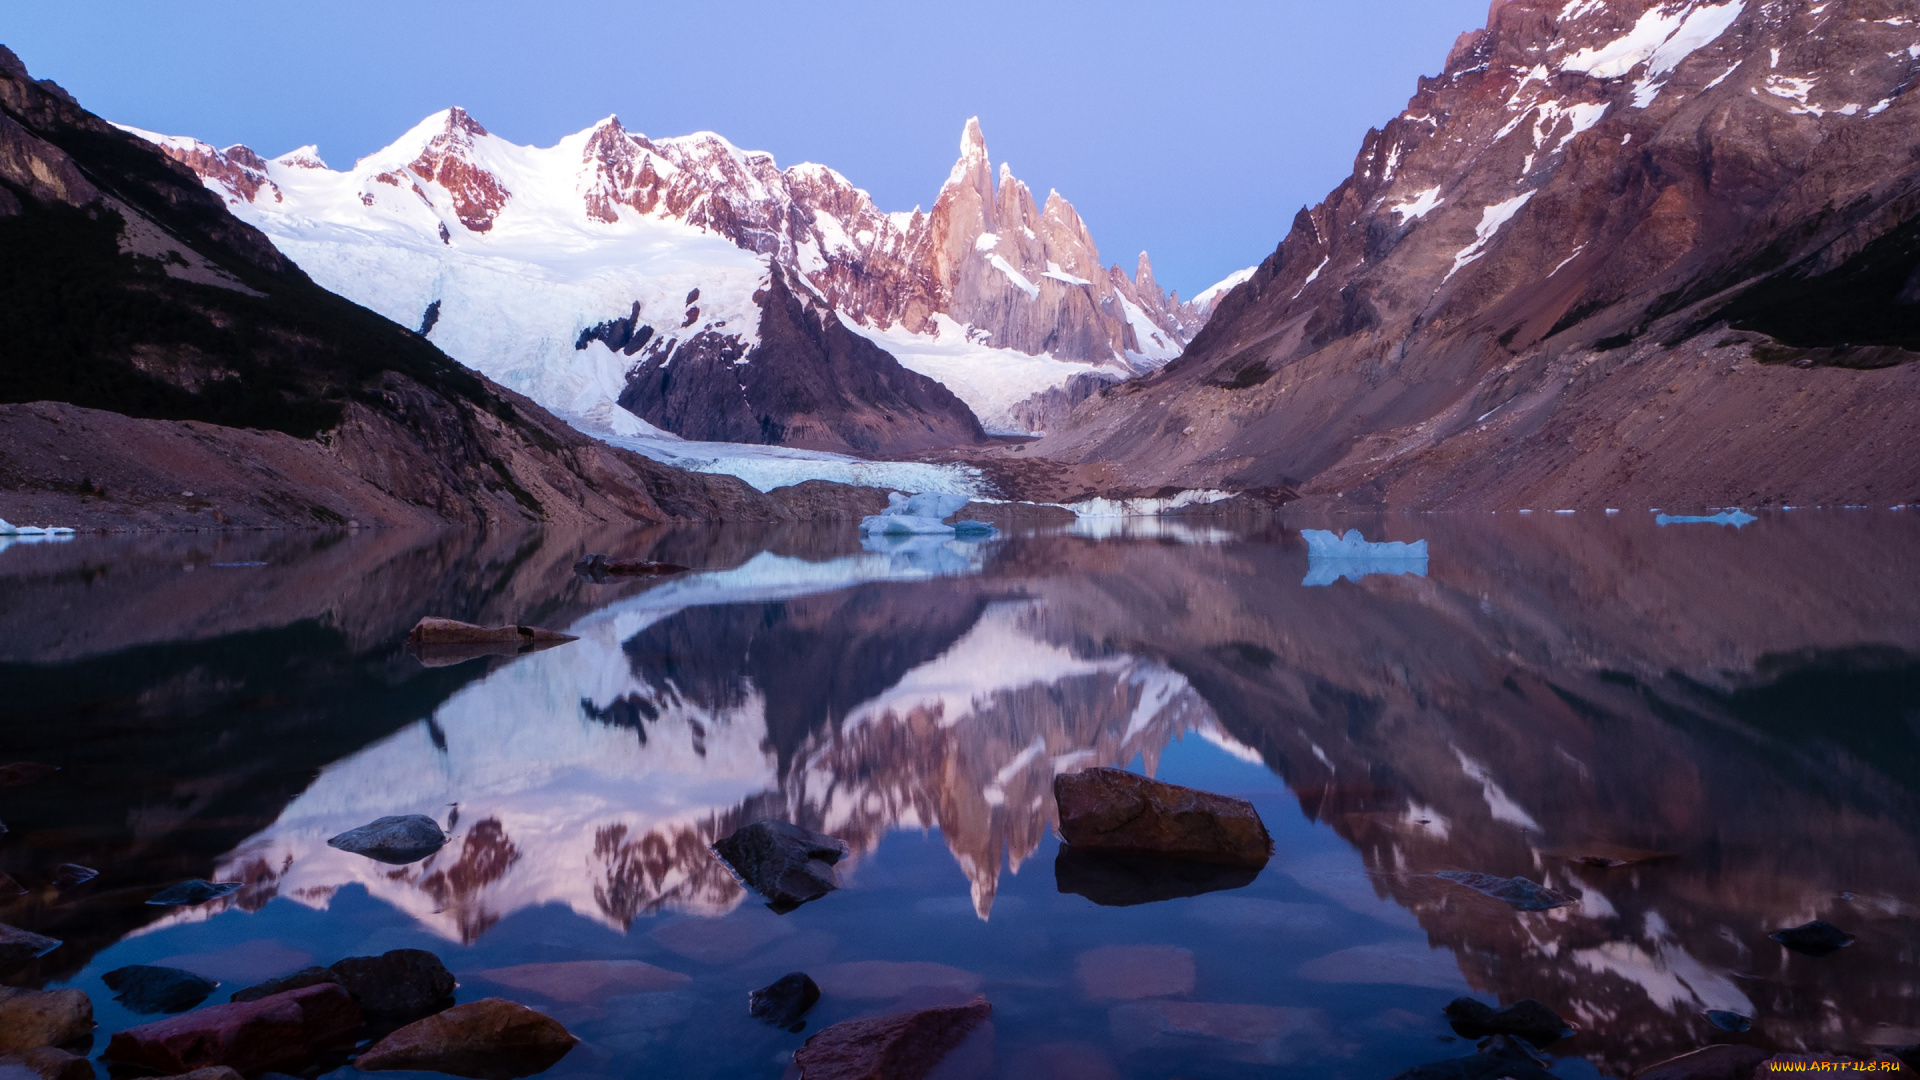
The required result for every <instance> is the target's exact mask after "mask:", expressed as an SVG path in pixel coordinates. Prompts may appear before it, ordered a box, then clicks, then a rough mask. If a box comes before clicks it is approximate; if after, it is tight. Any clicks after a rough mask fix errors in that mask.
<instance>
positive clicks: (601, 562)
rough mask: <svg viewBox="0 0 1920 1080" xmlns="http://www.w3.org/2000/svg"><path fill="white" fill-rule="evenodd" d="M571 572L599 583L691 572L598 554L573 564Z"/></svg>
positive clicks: (660, 564) (679, 568)
mask: <svg viewBox="0 0 1920 1080" xmlns="http://www.w3.org/2000/svg"><path fill="white" fill-rule="evenodd" d="M573 572H574V573H575V574H576V575H578V576H580V577H582V578H585V579H586V580H588V581H591V582H595V583H601V582H606V581H611V580H613V579H615V578H630V577H667V576H669V575H671V574H689V573H692V572H693V571H692V570H691V569H689V568H688V567H685V566H677V565H675V564H673V563H664V562H648V561H647V560H645V559H612V558H608V557H607V556H605V555H602V554H599V553H598V552H596V553H594V554H592V555H588V556H586V557H585V558H582V559H581V560H580V561H579V562H577V563H574V564H573Z"/></svg>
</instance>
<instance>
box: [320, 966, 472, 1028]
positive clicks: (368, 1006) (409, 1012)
mask: <svg viewBox="0 0 1920 1080" xmlns="http://www.w3.org/2000/svg"><path fill="white" fill-rule="evenodd" d="M329 970H331V971H332V973H333V975H334V976H335V978H337V979H338V980H339V982H340V984H341V985H342V986H345V987H346V988H347V992H348V993H350V994H352V995H353V1000H355V1001H356V1002H359V1004H360V1011H361V1012H363V1013H365V1014H366V1015H368V1016H370V1017H374V1018H377V1019H382V1020H417V1019H419V1018H421V1017H423V1016H430V1015H432V1014H434V1013H437V1012H439V1011H441V1010H442V1009H445V1008H447V1007H448V1006H451V1005H452V1004H453V990H454V979H453V972H451V971H448V970H447V965H445V964H443V963H441V962H440V958H439V957H437V956H435V955H433V954H432V953H430V952H427V951H425V950H423V949H395V950H393V951H392V952H389V953H385V954H383V955H380V956H352V957H348V958H347V959H345V960H342V961H340V962H339V963H337V964H335V965H333V967H332V968H331V969H329Z"/></svg>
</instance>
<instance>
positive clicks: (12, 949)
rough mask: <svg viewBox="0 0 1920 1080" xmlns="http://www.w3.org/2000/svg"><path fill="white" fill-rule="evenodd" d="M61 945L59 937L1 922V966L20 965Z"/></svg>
mask: <svg viewBox="0 0 1920 1080" xmlns="http://www.w3.org/2000/svg"><path fill="white" fill-rule="evenodd" d="M59 947H60V941H59V939H58V938H50V937H46V936H44V935H41V934H36V933H34V932H33V931H31V930H22V929H20V928H19V927H17V926H8V925H7V924H6V923H0V968H8V967H18V966H19V965H21V964H24V963H26V962H27V961H29V960H37V959H39V958H40V957H42V956H45V955H47V954H48V953H50V952H52V951H53V950H55V949H57V948H59Z"/></svg>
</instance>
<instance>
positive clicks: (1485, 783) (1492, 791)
mask: <svg viewBox="0 0 1920 1080" xmlns="http://www.w3.org/2000/svg"><path fill="white" fill-rule="evenodd" d="M1453 756H1454V757H1457V758H1459V759H1460V771H1461V772H1463V773H1466V774H1467V778H1468V779H1470V780H1472V781H1473V782H1475V783H1477V784H1479V785H1480V792H1481V794H1482V795H1484V796H1485V797H1486V800H1487V810H1488V811H1489V812H1490V813H1492V814H1493V819H1494V820H1495V821H1504V822H1506V823H1507V824H1509V825H1518V826H1519V827H1521V828H1523V829H1527V830H1529V831H1531V832H1539V831H1540V823H1539V822H1537V821H1535V820H1533V815H1532V814H1529V813H1527V812H1526V811H1525V810H1522V809H1520V804H1519V803H1517V802H1514V801H1513V799H1511V798H1509V797H1508V795H1507V793H1506V792H1505V791H1503V790H1501V787H1500V785H1499V784H1496V783H1494V782H1493V774H1492V773H1489V772H1488V771H1487V767H1486V766H1485V765H1482V764H1480V763H1479V762H1477V761H1475V760H1473V759H1472V758H1470V757H1468V756H1467V755H1466V754H1465V753H1463V752H1462V751H1461V750H1460V748H1459V747H1457V746H1456V747H1454V748H1453Z"/></svg>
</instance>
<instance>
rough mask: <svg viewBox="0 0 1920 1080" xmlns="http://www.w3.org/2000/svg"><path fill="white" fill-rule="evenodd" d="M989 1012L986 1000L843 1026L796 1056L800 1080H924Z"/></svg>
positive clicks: (826, 1032) (811, 1042)
mask: <svg viewBox="0 0 1920 1080" xmlns="http://www.w3.org/2000/svg"><path fill="white" fill-rule="evenodd" d="M992 1012H993V1006H992V1005H990V1004H988V1003H987V1001H986V999H985V998H979V999H976V1000H974V1001H973V1002H971V1003H970V1004H966V1005H958V1006H953V1007H950V1008H942V1009H922V1010H921V1011H919V1012H911V1013H897V1014H895V1015H893V1016H881V1017H875V1018H872V1019H867V1020H847V1021H843V1022H841V1023H838V1024H835V1025H833V1026H832V1027H829V1028H826V1029H823V1030H822V1031H820V1032H819V1033H818V1034H816V1035H815V1036H814V1037H813V1038H811V1039H808V1040H807V1043H806V1045H805V1046H802V1047H801V1048H800V1049H799V1050H796V1051H794V1055H793V1060H794V1063H795V1064H797V1065H799V1066H800V1080H922V1078H923V1077H925V1076H926V1075H927V1074H928V1073H930V1072H932V1071H933V1070H934V1068H935V1067H936V1066H937V1065H939V1064H940V1061H941V1059H943V1058H945V1057H946V1056H947V1055H948V1054H950V1053H952V1052H953V1051H954V1050H955V1049H956V1048H958V1047H959V1046H960V1044H961V1043H963V1042H965V1041H966V1039H967V1036H968V1035H971V1034H972V1033H973V1031H974V1029H975V1028H978V1027H979V1026H980V1025H981V1024H982V1023H984V1022H986V1019H987V1017H988V1016H989V1015H991V1014H992Z"/></svg>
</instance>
